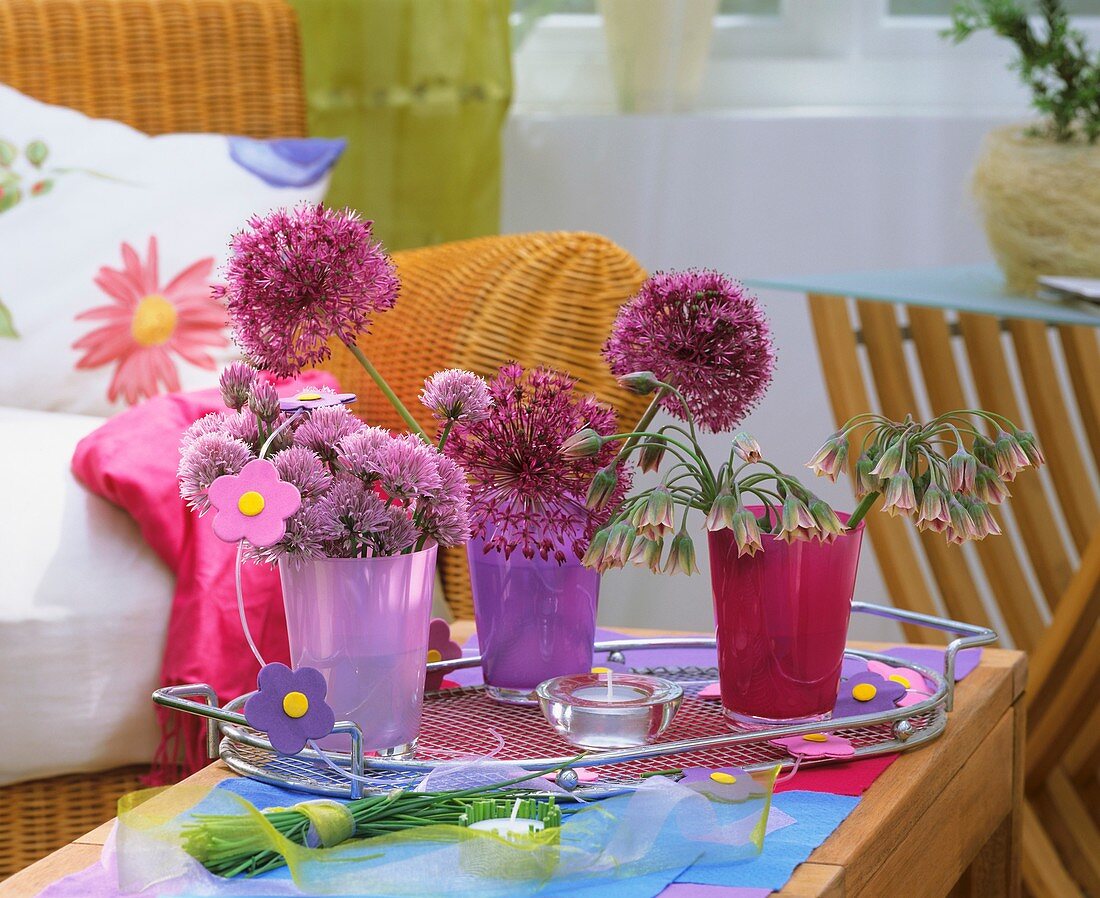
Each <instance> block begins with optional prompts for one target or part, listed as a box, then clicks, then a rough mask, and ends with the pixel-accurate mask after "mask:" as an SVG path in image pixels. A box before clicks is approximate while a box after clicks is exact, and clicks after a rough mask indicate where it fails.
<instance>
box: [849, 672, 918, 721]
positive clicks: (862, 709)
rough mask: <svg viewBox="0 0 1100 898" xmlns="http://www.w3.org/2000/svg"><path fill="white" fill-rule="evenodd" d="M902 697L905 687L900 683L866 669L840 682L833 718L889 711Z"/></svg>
mask: <svg viewBox="0 0 1100 898" xmlns="http://www.w3.org/2000/svg"><path fill="white" fill-rule="evenodd" d="M904 697H905V687H904V686H902V685H901V683H899V682H897V681H896V680H887V679H886V678H885V677H883V676H881V675H880V674H877V673H872V672H871V671H870V670H868V671H866V672H865V673H859V674H856V675H855V676H854V677H849V678H848V679H847V680H844V681H843V682H842V683H841V684H840V695H839V696H838V697H837V700H836V707H835V708H834V709H833V718H834V719H835V718H838V717H858V716H859V715H860V714H871V713H872V712H875V711H889V710H890V709H891V708H894V707H896V706H897V703H898V702H899V701H901V699H903V698H904Z"/></svg>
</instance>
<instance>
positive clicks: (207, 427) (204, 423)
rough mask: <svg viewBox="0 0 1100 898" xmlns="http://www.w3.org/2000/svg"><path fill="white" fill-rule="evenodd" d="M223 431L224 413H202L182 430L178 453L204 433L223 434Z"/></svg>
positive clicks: (224, 430) (224, 429)
mask: <svg viewBox="0 0 1100 898" xmlns="http://www.w3.org/2000/svg"><path fill="white" fill-rule="evenodd" d="M225 432H226V428H225V415H219V414H218V413H217V412H210V413H209V414H207V415H203V416H202V417H201V418H199V419H198V420H197V421H195V422H194V423H193V424H191V426H190V427H188V428H187V430H185V431H184V432H183V436H182V437H180V453H181V454H182V453H183V451H184V450H185V449H186V448H187V447H188V446H190V445H191V444H192V443H193V442H195V440H197V439H198V438H199V437H201V436H204V435H205V434H208V433H222V434H224V433H225Z"/></svg>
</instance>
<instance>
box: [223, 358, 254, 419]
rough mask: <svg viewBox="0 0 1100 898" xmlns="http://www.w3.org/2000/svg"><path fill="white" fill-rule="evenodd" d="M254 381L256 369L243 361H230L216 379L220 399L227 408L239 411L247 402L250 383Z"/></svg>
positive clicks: (250, 388)
mask: <svg viewBox="0 0 1100 898" xmlns="http://www.w3.org/2000/svg"><path fill="white" fill-rule="evenodd" d="M255 381H256V369H254V368H253V367H252V366H251V365H246V364H245V363H244V362H231V363H230V364H229V365H228V366H226V368H225V370H224V371H222V376H221V378H220V379H219V380H218V386H219V387H220V388H221V393H222V401H223V402H224V403H225V405H226V407H227V408H231V409H233V411H235V412H239V411H240V410H241V409H242V408H244V407H245V405H246V404H247V402H248V397H249V395H250V394H251V393H252V384H253V383H255Z"/></svg>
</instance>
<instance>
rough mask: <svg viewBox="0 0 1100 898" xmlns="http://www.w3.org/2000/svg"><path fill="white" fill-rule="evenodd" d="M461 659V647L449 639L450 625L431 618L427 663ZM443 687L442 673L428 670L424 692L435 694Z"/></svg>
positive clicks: (437, 618)
mask: <svg viewBox="0 0 1100 898" xmlns="http://www.w3.org/2000/svg"><path fill="white" fill-rule="evenodd" d="M461 657H462V646H460V645H459V644H458V643H457V642H455V641H454V640H453V639H451V625H450V624H448V623H447V622H446V621H445V620H443V618H441V617H433V618H432V622H431V624H430V625H429V627H428V663H429V664H431V663H433V662H435V661H453V660H454V659H455V658H461ZM442 685H443V671H441V670H434V671H433V670H430V671H428V672H427V674H426V676H425V680H424V691H425V692H435V691H436V690H437V689H439V688H440V687H441V686H442Z"/></svg>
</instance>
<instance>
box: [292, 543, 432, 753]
mask: <svg viewBox="0 0 1100 898" xmlns="http://www.w3.org/2000/svg"><path fill="white" fill-rule="evenodd" d="M435 558H436V548H435V546H431V547H429V548H427V549H423V550H422V551H420V552H413V553H411V554H409V555H393V556H388V557H380V558H322V559H317V560H314V561H308V562H304V563H303V564H301V565H299V566H297V567H296V566H295V565H294V564H292V563H288V562H287V561H285V560H280V562H279V577H280V579H281V581H282V584H283V603H284V604H285V605H286V625H287V633H288V635H289V637H290V661H291V665H292V666H293V667H294V668H298V667H315V668H317V670H319V671H320V672H321V673H322V674H323V675H324V678H325V682H326V683H327V684H328V697H327V701H328V703H329V704H330V705H331V706H332V710H333V711H334V712H335V713H336V719H337V720H352V721H354V722H355V723H357V724H358V725H359V728H360V729H361V730H362V731H363V748H364V750H366V751H377V752H379V753H385V754H404V753H406V752H408V751H411V750H412V748H413V747H414V746H415V743H416V734H417V731H418V730H419V729H420V712H421V708H422V706H423V703H424V674H425V670H426V668H425V665H426V664H427V659H428V625H429V623H430V621H431V616H432V591H433V589H434V587H435ZM320 745H321V746H322V747H323V748H329V749H333V750H336V751H347V739H346V737H342V736H329V737H327V738H325V739H322V740H321V742H320Z"/></svg>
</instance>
